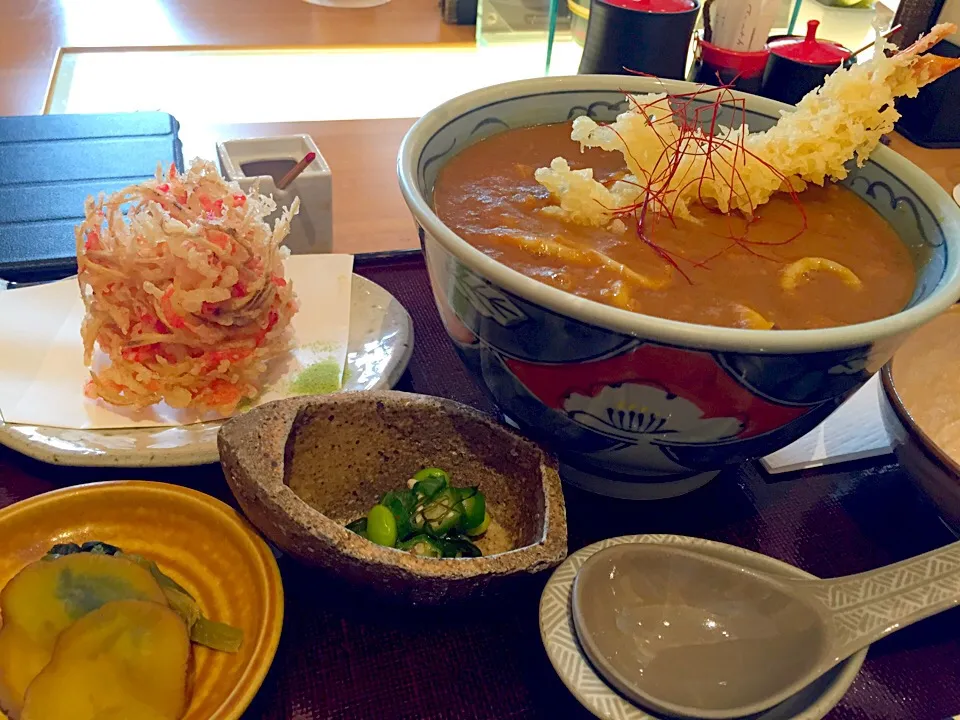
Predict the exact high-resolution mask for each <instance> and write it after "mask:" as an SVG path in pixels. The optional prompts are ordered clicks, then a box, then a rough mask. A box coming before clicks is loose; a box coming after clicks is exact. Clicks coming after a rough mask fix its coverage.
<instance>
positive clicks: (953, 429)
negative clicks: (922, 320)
mask: <svg viewBox="0 0 960 720" xmlns="http://www.w3.org/2000/svg"><path fill="white" fill-rule="evenodd" d="M958 362H960V305H956V306H954V307H952V308H951V309H950V310H948V311H947V312H945V313H944V314H943V315H941V316H940V317H938V318H937V319H936V320H934V321H933V322H931V323H930V324H929V325H927V326H926V327H924V328H923V329H922V330H920V331H919V332H917V333H914V334H913V336H912V337H910V338H909V339H908V340H907V341H906V342H905V343H904V344H903V345H902V346H901V347H900V349H899V350H897V352H896V354H895V355H894V356H893V359H892V360H891V361H890V362H888V363H887V364H886V365H885V366H884V368H883V372H882V380H883V383H882V384H883V392H884V398H883V399H884V401H883V402H882V403H881V405H880V409H881V413H882V415H883V423H884V426H885V427H886V429H887V433H888V434H889V435H890V439H891V442H892V444H893V451H894V453H895V454H896V456H897V460H898V461H899V462H900V465H902V466H903V469H904V470H906V471H907V475H908V476H909V477H910V478H911V479H912V480H913V482H914V483H915V484H916V485H917V487H918V488H919V489H920V490H921V491H922V492H923V493H925V494H926V495H927V497H929V498H930V500H931V501H932V502H933V504H934V505H936V507H937V509H938V510H939V512H940V516H941V517H942V518H943V520H944V522H946V523H947V525H949V526H950V528H951V529H952V530H953V532H954V533H957V534H958V535H960V454H958V451H957V448H958V446H960V443H958V429H960V396H958V395H960V392H958V388H960V386H958V384H957V383H956V380H955V378H956V373H957V363H958Z"/></svg>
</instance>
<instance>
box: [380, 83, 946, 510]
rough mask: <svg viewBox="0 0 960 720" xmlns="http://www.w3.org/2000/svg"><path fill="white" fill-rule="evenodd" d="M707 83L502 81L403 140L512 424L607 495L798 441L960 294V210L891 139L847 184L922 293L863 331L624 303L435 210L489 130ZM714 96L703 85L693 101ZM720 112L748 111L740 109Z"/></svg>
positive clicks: (419, 200)
mask: <svg viewBox="0 0 960 720" xmlns="http://www.w3.org/2000/svg"><path fill="white" fill-rule="evenodd" d="M697 87H698V86H695V85H693V84H690V83H684V82H679V81H672V80H660V79H657V78H644V77H629V76H621V75H609V76H591V75H579V76H575V77H552V78H539V79H535V80H524V81H520V82H515V83H508V84H504V85H497V86H494V87H489V88H485V89H482V90H477V91H475V92H472V93H469V94H467V95H463V96H461V97H459V98H455V99H453V100H450V101H449V102H446V103H444V104H443V105H441V106H439V107H437V108H436V109H434V110H431V111H430V112H429V113H427V114H426V115H424V116H423V117H422V118H421V119H420V120H418V121H417V122H416V124H414V126H413V127H412V128H411V129H410V131H409V133H408V134H407V136H406V138H404V141H403V144H402V146H401V148H400V156H399V161H398V168H399V176H400V189H401V191H402V193H403V196H404V199H405V200H406V203H407V205H408V206H409V208H410V211H411V213H412V214H413V216H414V219H415V220H416V222H417V224H418V226H419V233H420V238H421V243H422V245H423V248H424V253H425V255H426V259H427V267H428V270H429V273H430V282H431V285H432V287H433V293H434V296H435V299H436V303H437V307H438V308H439V311H440V314H441V316H442V317H443V320H444V323H445V325H446V328H447V332H448V334H449V335H450V337H451V338H452V339H453V341H454V343H455V344H456V346H457V349H458V351H459V353H460V355H461V357H462V358H463V360H464V362H465V363H466V365H467V366H468V368H469V369H470V370H471V372H473V374H474V375H475V376H476V377H477V378H478V380H479V381H480V382H482V383H483V384H484V385H485V386H486V387H487V389H488V390H489V391H490V393H491V394H492V396H493V397H494V398H495V400H496V402H497V404H498V405H499V407H500V409H501V410H502V411H503V413H504V414H505V415H506V416H507V417H508V418H509V419H510V420H511V421H512V422H514V423H516V424H517V425H519V426H520V427H521V428H522V429H523V431H524V432H525V433H527V434H529V435H530V436H531V437H534V438H536V439H538V440H542V441H544V442H545V443H547V444H549V445H551V446H552V447H553V448H554V449H555V451H556V452H557V454H558V456H559V459H560V462H561V464H562V469H563V473H564V479H566V480H568V481H570V482H573V483H576V484H579V485H581V486H583V487H586V488H587V489H590V490H594V491H596V492H600V493H603V494H607V495H615V496H618V497H656V496H659V497H665V496H669V495H676V494H679V493H682V492H687V491H689V490H692V489H693V488H695V487H699V486H700V485H702V484H704V483H705V482H707V481H708V480H709V479H710V478H711V477H713V476H714V475H715V474H716V473H717V472H718V471H719V469H720V468H722V467H724V466H726V465H730V464H733V463H737V462H740V461H743V460H745V459H749V458H755V457H762V456H764V455H767V454H769V453H771V452H774V451H776V450H778V449H780V448H782V447H784V446H786V445H788V444H789V443H791V442H793V441H794V440H796V439H798V438H799V437H801V436H802V435H804V434H805V433H806V432H808V431H809V430H811V429H812V428H813V427H815V426H816V425H817V424H819V423H820V422H821V421H823V419H824V418H825V417H826V416H827V415H829V414H830V413H831V412H832V411H833V410H834V409H835V408H836V407H837V406H838V405H839V404H840V403H841V402H842V401H843V400H844V399H845V398H847V397H848V396H849V395H850V394H851V393H852V392H853V391H855V390H856V389H857V388H859V387H860V386H861V385H863V383H864V382H866V380H867V379H868V378H869V377H870V376H871V375H873V374H874V373H875V372H877V371H878V370H879V369H880V368H881V367H882V366H883V364H884V363H885V362H886V361H887V360H888V359H889V358H890V357H891V355H892V354H893V351H894V350H895V349H896V348H897V346H898V345H899V344H900V342H901V341H902V340H903V339H904V338H905V337H906V336H907V335H908V334H909V333H910V332H911V331H912V330H915V329H916V328H917V327H919V326H920V325H922V324H923V323H925V322H927V321H928V320H930V319H931V318H933V317H934V316H936V315H937V314H938V313H940V312H942V311H943V310H945V309H946V308H947V307H949V306H950V304H951V303H953V302H954V301H956V300H957V298H958V297H960V208H958V207H957V204H956V203H955V202H954V201H953V200H952V198H951V197H950V196H949V195H948V194H947V193H946V192H945V191H944V190H943V189H942V188H941V187H940V186H939V185H938V184H937V183H936V182H935V181H934V180H932V179H931V178H930V177H928V176H927V175H926V174H924V173H923V172H922V171H921V170H920V169H919V168H917V167H916V166H915V165H913V164H912V163H910V162H909V161H908V160H906V159H904V158H903V157H901V156H900V155H898V154H896V153H895V152H893V151H891V150H890V149H888V148H885V147H880V148H878V149H877V150H876V152H874V153H873V155H872V156H871V158H870V161H869V162H867V163H866V164H865V165H864V166H863V167H862V168H852V169H851V172H850V175H849V176H848V177H847V179H846V180H845V181H844V185H845V186H846V187H848V188H849V189H851V190H852V191H853V192H855V193H856V194H857V195H859V196H860V198H862V199H863V200H864V201H865V203H866V204H867V205H869V206H870V207H872V208H873V209H874V210H875V211H877V212H879V213H880V214H881V215H882V216H883V217H884V218H885V219H886V220H887V221H888V222H889V223H890V224H891V225H892V227H893V228H894V229H895V230H896V232H897V234H898V235H899V236H900V238H901V239H902V241H903V243H904V244H905V245H906V246H907V247H908V248H909V249H910V251H911V253H912V254H913V256H914V258H915V264H916V276H917V281H916V290H915V292H914V294H913V297H912V298H911V299H910V302H909V304H908V306H907V307H906V308H904V309H903V310H902V311H901V312H899V313H897V314H895V315H892V316H890V317H886V318H882V319H880V320H875V321H872V322H866V323H861V324H858V325H852V326H848V327H838V328H828V329H823V330H778V331H775V332H771V331H764V330H741V329H735V328H722V327H711V326H705V325H695V324H692V323H684V322H677V321H673V320H666V319H663V318H658V317H652V316H649V315H641V314H639V313H633V312H629V311H627V310H621V309H619V308H614V307H611V306H608V305H604V304H601V303H598V302H594V301H591V300H587V299H585V298H581V297H577V296H575V295H571V294H569V293H566V292H563V291H562V290H560V289H558V288H554V287H551V286H549V285H545V284H543V283H541V282H538V281H537V280H535V279H533V278H529V277H526V276H525V275H523V274H521V273H519V272H517V271H515V270H512V269H510V268H508V267H506V266H505V265H502V264H500V263H499V262H497V261H496V260H495V259H494V258H492V257H490V256H488V255H486V254H484V253H483V252H481V251H479V250H477V249H476V248H474V247H473V246H471V245H470V244H469V243H468V242H466V241H465V240H463V239H462V238H460V237H459V236H458V235H457V234H456V233H454V232H453V231H452V230H451V229H450V228H448V227H447V226H445V225H444V224H443V223H442V222H441V221H440V219H439V218H438V217H437V215H436V214H435V213H434V212H433V208H432V196H433V185H434V182H435V180H436V177H437V173H438V171H439V170H440V168H441V167H443V165H444V163H446V162H447V161H448V160H449V159H450V158H452V157H453V156H454V155H456V154H457V152H459V151H460V150H462V149H463V148H464V147H466V146H468V145H470V144H472V143H474V142H477V141H478V140H481V139H483V138H485V137H488V136H490V135H492V134H495V133H499V132H503V131H505V130H507V129H510V128H518V127H527V126H531V125H539V124H543V123H551V122H560V121H567V120H570V119H572V118H574V117H577V116H579V115H589V116H591V117H593V118H595V119H596V120H598V121H610V120H613V119H614V118H615V117H616V115H617V114H618V113H621V112H623V111H625V110H626V109H627V104H626V101H625V99H624V96H623V92H624V91H626V92H640V93H643V92H670V93H683V92H691V91H693V90H696V89H697ZM735 95H736V96H737V97H739V98H743V99H744V101H745V107H746V121H747V123H748V124H749V126H750V129H751V130H763V129H766V128H769V127H771V126H772V125H773V124H774V123H775V122H776V120H777V118H778V117H779V116H780V113H781V112H784V111H786V112H789V111H790V110H791V109H792V108H790V107H789V106H787V105H783V104H782V103H778V102H774V101H772V100H768V99H765V98H760V97H756V96H753V95H742V94H739V93H736V94H735ZM710 100H712V98H710V97H709V96H701V97H698V98H697V99H696V100H694V101H691V102H689V103H688V106H689V111H690V112H693V111H695V110H696V108H697V107H698V106H699V105H700V104H702V103H707V102H709V101H710ZM708 115H709V113H708ZM720 122H721V123H723V124H726V125H730V124H732V125H738V124H739V122H740V121H739V119H738V117H737V115H736V114H735V113H734V112H733V110H732V108H730V107H727V108H725V110H724V112H722V113H721V117H720ZM864 212H869V210H867V209H866V208H864ZM850 232H851V233H855V232H857V228H855V227H851V228H850ZM838 242H840V240H838Z"/></svg>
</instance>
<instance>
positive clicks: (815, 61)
mask: <svg viewBox="0 0 960 720" xmlns="http://www.w3.org/2000/svg"><path fill="white" fill-rule="evenodd" d="M819 25H820V22H819V21H818V20H810V21H808V22H807V36H806V37H803V38H802V37H800V36H798V35H792V36H789V37H785V38H778V39H776V40H771V41H770V44H769V48H770V52H772V53H773V54H774V55H779V56H780V57H784V58H787V59H788V60H794V61H796V62H798V63H803V64H804V65H839V64H840V63H842V62H843V61H844V60H846V59H847V58H848V57H850V51H849V50H847V49H846V48H845V47H844V46H843V45H840V44H838V43H835V42H830V41H829V40H818V39H817V27H819Z"/></svg>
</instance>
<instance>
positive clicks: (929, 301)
mask: <svg viewBox="0 0 960 720" xmlns="http://www.w3.org/2000/svg"><path fill="white" fill-rule="evenodd" d="M699 87H700V86H698V85H696V84H694V83H689V82H684V81H679V80H662V79H659V78H646V77H632V76H622V75H573V76H565V77H545V78H534V79H531V80H518V81H515V82H509V83H502V84H499V85H493V86H490V87H487V88H482V89H480V90H475V91H473V92H470V93H467V94H465V95H461V96H459V97H456V98H454V99H452V100H449V101H447V102H445V103H443V104H442V105H439V106H438V107H436V108H434V109H433V110H431V111H430V112H428V113H427V114H426V115H424V116H423V117H421V118H420V119H419V120H418V121H417V122H416V123H414V125H413V127H411V128H410V130H409V131H408V132H407V134H406V136H405V137H404V139H403V142H402V143H401V145H400V152H399V155H398V159H397V172H398V176H399V181H400V190H401V193H402V194H403V197H404V200H405V201H406V203H407V205H408V207H409V208H410V210H411V212H412V213H413V215H414V218H415V219H416V221H417V223H418V224H419V225H420V226H421V227H422V228H423V230H424V232H426V233H427V234H428V235H430V236H431V237H432V238H434V239H435V240H436V241H437V242H438V243H440V245H441V246H442V247H443V248H444V249H445V250H447V251H448V252H449V253H451V254H452V255H453V256H454V257H456V258H457V259H458V260H460V261H461V262H462V263H464V264H465V265H466V266H467V267H469V268H470V269H472V270H473V271H474V272H476V273H477V274H479V275H481V276H482V277H485V278H487V279H488V280H490V281H492V282H494V283H496V284H497V285H499V286H500V287H501V288H503V289H504V290H506V291H508V292H511V293H513V294H515V295H517V296H519V297H521V298H524V299H526V300H528V301H531V302H534V303H537V304H538V305H541V306H543V307H545V308H548V309H550V310H553V311H554V312H557V313H560V314H562V315H566V316H568V317H571V318H574V319H576V320H579V321H581V322H584V323H587V324H589V325H593V326H596V327H602V328H606V329H609V330H612V331H615V332H619V333H623V334H625V335H632V336H637V337H647V338H655V339H657V340H658V341H660V342H664V343H668V344H671V345H676V346H680V347H690V348H702V349H708V350H722V351H741V352H747V353H773V354H796V353H812V352H826V351H833V350H840V349H845V348H852V347H861V346H868V345H871V344H872V343H875V342H877V341H878V340H881V339H884V338H892V337H896V336H898V335H902V334H904V333H907V332H910V331H912V330H914V329H915V328H917V327H919V326H920V325H922V324H924V323H925V322H927V321H929V320H930V319H932V318H933V317H935V316H937V315H938V314H940V313H941V312H943V311H944V310H946V309H947V308H948V307H950V305H952V304H953V303H954V302H956V301H957V299H958V298H960V206H958V205H957V204H956V203H955V202H954V201H953V199H952V198H951V197H950V195H949V194H948V193H947V192H946V191H945V190H944V189H943V188H942V187H940V185H939V184H938V183H937V182H936V181H935V180H933V178H931V177H930V176H929V175H927V174H926V173H925V172H924V171H923V170H921V169H920V168H918V167H917V166H916V165H914V164H913V163H912V162H910V161H909V160H907V159H906V158H904V157H903V156H901V155H899V154H898V153H896V152H894V151H892V150H890V149H889V148H887V147H883V146H881V147H878V148H877V149H876V150H875V151H874V152H873V153H872V155H871V157H870V161H871V162H874V163H877V164H879V165H881V166H882V167H883V168H885V169H886V170H887V171H888V172H890V173H891V174H893V175H894V176H896V177H898V178H900V179H901V181H903V182H904V183H905V184H906V185H908V186H909V187H910V188H911V189H912V191H913V192H914V193H915V194H916V196H917V197H919V198H921V199H922V200H923V201H924V203H925V204H926V205H927V206H928V207H929V208H933V209H934V210H935V212H936V215H937V220H938V222H939V225H940V228H941V230H942V232H943V236H944V239H945V242H946V245H947V251H948V257H947V264H946V267H945V269H944V273H943V276H942V278H941V280H940V283H939V285H938V286H937V287H936V288H934V289H933V291H932V292H931V293H930V295H929V296H928V297H927V298H925V299H922V300H921V301H919V302H918V303H916V304H915V305H913V306H912V307H910V308H908V309H905V310H903V311H901V312H899V313H897V314H895V315H891V316H888V317H885V318H881V319H879V320H872V321H870V322H865V323H860V324H857V325H850V326H845V327H836V328H825V329H817V330H778V331H776V332H770V331H768V330H746V329H739V328H725V327H714V326H707V325H695V324H692V323H686V322H680V321H676V320H667V319H664V318H658V317H654V316H650V315H642V314H639V313H635V312H631V311H628V310H622V309H619V308H614V307H611V306H608V305H604V304H602V303H599V302H596V301H593V300H588V299H586V298H582V297H578V296H576V295H572V294H570V293H567V292H564V291H562V290H559V289H557V288H554V287H551V286H549V285H545V284H544V283H541V282H539V281H537V280H534V279H532V278H529V277H527V276H525V275H523V274H522V273H519V272H517V271H516V270H513V269H511V268H509V267H507V266H506V265H502V264H501V263H499V262H497V261H496V260H494V259H493V258H491V257H489V256H487V255H486V254H484V253H483V252H481V251H480V250H478V249H476V248H474V247H473V246H472V245H470V244H469V243H468V242H466V241H465V240H463V239H462V238H460V237H459V236H458V235H457V234H456V233H454V232H453V231H452V230H450V229H449V228H448V227H446V225H444V224H443V222H442V221H441V220H440V219H439V218H438V217H437V216H436V214H435V213H434V212H433V209H432V207H431V204H430V201H429V199H428V198H426V197H425V196H424V194H423V192H422V191H421V188H420V185H419V182H418V166H419V164H420V160H421V154H422V152H423V150H424V148H425V147H426V145H427V143H428V142H429V140H430V139H431V138H432V137H433V135H434V134H435V133H436V132H437V131H439V130H440V129H441V128H443V127H444V126H446V125H448V124H450V123H451V122H453V121H455V120H457V119H458V118H460V117H463V116H464V115H467V114H470V113H472V112H474V111H475V110H477V109H478V108H481V107H484V106H490V105H493V104H496V103H500V102H503V101H509V100H516V99H519V98H528V99H530V101H531V102H535V98H536V97H537V96H545V95H556V94H560V93H567V92H570V91H609V92H611V93H618V92H623V93H644V92H668V93H673V94H676V93H685V92H692V91H695V90H696V89H698V88H699ZM732 96H733V97H735V98H744V99H745V100H746V103H747V108H748V109H749V110H753V111H756V112H759V113H764V114H767V115H770V116H777V115H778V114H780V112H781V111H787V112H789V111H790V110H792V108H791V106H789V105H785V104H783V103H780V102H777V101H774V100H770V99H767V98H762V97H759V96H756V95H749V94H745V93H737V92H735V93H733V94H732Z"/></svg>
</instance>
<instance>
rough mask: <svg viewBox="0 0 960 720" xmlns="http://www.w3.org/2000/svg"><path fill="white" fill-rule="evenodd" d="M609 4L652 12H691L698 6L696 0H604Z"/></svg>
mask: <svg viewBox="0 0 960 720" xmlns="http://www.w3.org/2000/svg"><path fill="white" fill-rule="evenodd" d="M603 1H604V2H605V3H606V4H607V5H613V6H614V7H619V8H623V9H625V10H637V11H638V12H650V13H682V12H690V11H691V10H693V9H694V8H696V7H697V3H696V2H695V0H603Z"/></svg>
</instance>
